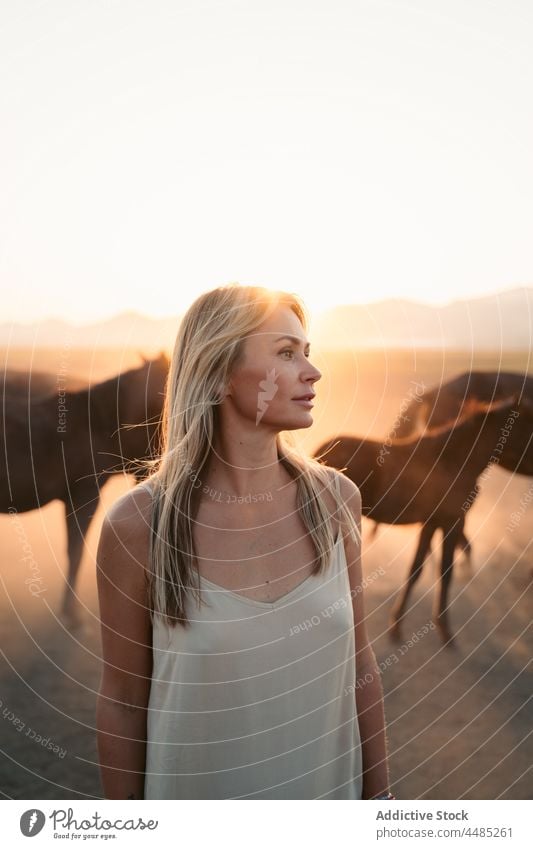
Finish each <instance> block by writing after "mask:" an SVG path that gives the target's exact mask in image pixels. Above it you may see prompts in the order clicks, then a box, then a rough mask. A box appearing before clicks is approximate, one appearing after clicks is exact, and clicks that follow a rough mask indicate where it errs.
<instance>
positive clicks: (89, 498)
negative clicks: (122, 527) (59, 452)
mask: <svg viewBox="0 0 533 849" xmlns="http://www.w3.org/2000/svg"><path fill="white" fill-rule="evenodd" d="M99 498H100V490H99V488H98V484H97V483H96V481H95V480H85V481H84V482H83V485H82V486H80V485H78V486H73V487H72V488H71V490H70V499H71V500H70V502H65V518H66V523H67V550H68V578H67V585H66V587H65V592H64V595H63V605H62V610H61V615H62V618H63V621H64V622H65V624H66V625H67V627H75V626H77V625H80V624H81V622H82V621H83V619H82V616H81V604H80V601H79V599H78V598H77V596H76V592H75V590H76V578H77V576H78V569H79V566H80V563H81V558H82V556H83V548H84V543H85V535H86V533H87V530H88V528H89V525H90V524H91V520H92V518H93V516H94V514H95V512H96V508H97V507H98V501H99Z"/></svg>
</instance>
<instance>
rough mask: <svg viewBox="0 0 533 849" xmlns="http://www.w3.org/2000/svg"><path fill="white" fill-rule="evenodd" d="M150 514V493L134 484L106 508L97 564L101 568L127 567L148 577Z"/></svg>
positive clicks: (107, 569) (132, 571)
mask: <svg viewBox="0 0 533 849" xmlns="http://www.w3.org/2000/svg"><path fill="white" fill-rule="evenodd" d="M151 517H152V494H151V493H150V492H149V491H148V490H147V489H146V488H145V487H141V486H136V487H134V488H133V489H131V490H129V492H126V493H124V494H123V495H121V496H120V498H118V499H117V500H116V501H115V502H114V503H113V504H112V505H111V507H110V508H109V510H108V511H107V513H106V515H105V517H104V521H103V525H102V530H101V534H100V542H99V566H100V567H101V568H102V569H104V571H115V572H116V571H122V572H124V570H125V569H127V570H128V573H129V574H130V576H131V578H132V579H134V575H133V573H134V572H137V573H139V574H138V576H136V577H137V578H138V577H139V576H140V575H141V574H142V576H143V578H144V579H145V578H146V577H147V569H148V565H149V564H148V552H149V545H150V533H151Z"/></svg>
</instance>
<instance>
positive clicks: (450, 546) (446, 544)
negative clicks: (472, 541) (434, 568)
mask: <svg viewBox="0 0 533 849" xmlns="http://www.w3.org/2000/svg"><path fill="white" fill-rule="evenodd" d="M463 527H464V518H460V519H458V520H457V521H456V522H455V524H453V525H451V526H445V527H444V528H443V533H444V538H443V541H442V560H441V566H440V581H439V589H438V595H437V597H436V599H435V603H434V606H433V622H434V623H435V625H436V626H437V628H438V629H439V632H440V635H441V637H442V640H443V641H444V642H445V643H446V645H448V646H452V645H453V634H452V632H451V631H450V627H449V622H448V608H447V605H446V601H447V598H448V590H449V588H450V581H451V579H452V571H453V563H454V555H455V549H456V547H457V544H458V541H459V538H460V536H461V533H462V530H463Z"/></svg>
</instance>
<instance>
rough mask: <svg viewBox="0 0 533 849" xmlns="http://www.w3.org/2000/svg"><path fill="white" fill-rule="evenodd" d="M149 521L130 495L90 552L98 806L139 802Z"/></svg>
mask: <svg viewBox="0 0 533 849" xmlns="http://www.w3.org/2000/svg"><path fill="white" fill-rule="evenodd" d="M150 513H151V495H150V493H149V492H147V491H146V490H145V489H142V488H139V489H137V490H132V491H131V492H130V493H127V494H126V495H125V496H122V498H120V499H119V500H118V501H117V502H115V504H114V505H113V507H112V508H111V510H110V511H109V513H108V514H107V516H106V518H105V519H104V523H103V526H102V530H101V534H100V540H99V544H98V553H97V583H98V597H99V602H100V624H101V632H102V661H103V667H102V679H101V683H100V692H99V695H98V700H97V706H96V731H97V744H98V756H99V761H100V774H101V779H102V786H103V789H104V797H105V798H106V799H143V798H144V775H145V767H146V718H147V705H148V700H149V697H150V685H151V675H152V628H151V622H150V613H149V606H148V595H147V568H148V567H147V559H148V558H147V553H148V543H149V534H150V528H149V523H150Z"/></svg>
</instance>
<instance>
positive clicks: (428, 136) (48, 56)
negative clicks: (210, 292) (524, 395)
mask: <svg viewBox="0 0 533 849" xmlns="http://www.w3.org/2000/svg"><path fill="white" fill-rule="evenodd" d="M532 44H533V5H532V4H531V2H528V0H523V2H519V0H410V2H403V0H391V2H382V0H261V2H258V0H187V2H185V0H175V2H171V0H166V2H163V0H142V2H140V1H139V0H137V2H135V0H127V2H119V0H83V2H82V0H63V2H27V0H0V81H1V82H0V110H1V116H2V120H1V132H0V160H1V164H0V168H1V171H0V180H1V185H2V191H1V193H0V234H1V235H0V238H1V243H0V275H1V280H2V287H3V291H4V298H3V310H2V315H3V320H11V319H15V320H19V321H28V322H29V321H33V320H35V319H39V318H44V317H49V316H61V317H65V318H69V319H72V320H75V321H82V320H86V321H89V320H93V319H96V318H100V317H106V316H108V315H111V314H114V313H116V312H118V311H121V310H124V309H135V310H140V311H143V312H145V313H147V314H149V315H154V316H162V315H166V314H176V313H179V312H181V311H183V310H184V309H186V307H187V306H188V305H189V304H190V303H191V301H192V300H193V299H194V297H196V295H197V294H199V293H200V292H202V291H204V290H206V289H208V288H212V287H214V286H217V285H220V284H222V283H226V282H229V281H231V280H238V281H240V282H242V283H259V284H262V285H266V286H269V287H273V288H287V289H290V290H293V291H297V292H299V293H300V294H301V295H303V297H304V298H305V299H306V301H307V303H308V304H309V306H310V307H311V309H321V308H324V307H327V306H328V305H330V304H334V303H336V302H339V301H340V302H342V301H360V302H365V301H369V300H377V299H381V298H386V297H389V296H395V297H407V298H412V299H418V300H422V301H426V302H432V303H445V302H446V301H448V300H451V299H454V298H465V297H468V296H476V295H482V294H485V293H492V292H495V291H499V290H502V289H507V288H513V287H515V286H522V285H531V284H532V282H533V269H532V263H533V256H532V253H531V238H532V233H533V229H532V224H533V159H532V155H531V151H532V150H533V113H532V109H531V102H532V91H533V50H532Z"/></svg>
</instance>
